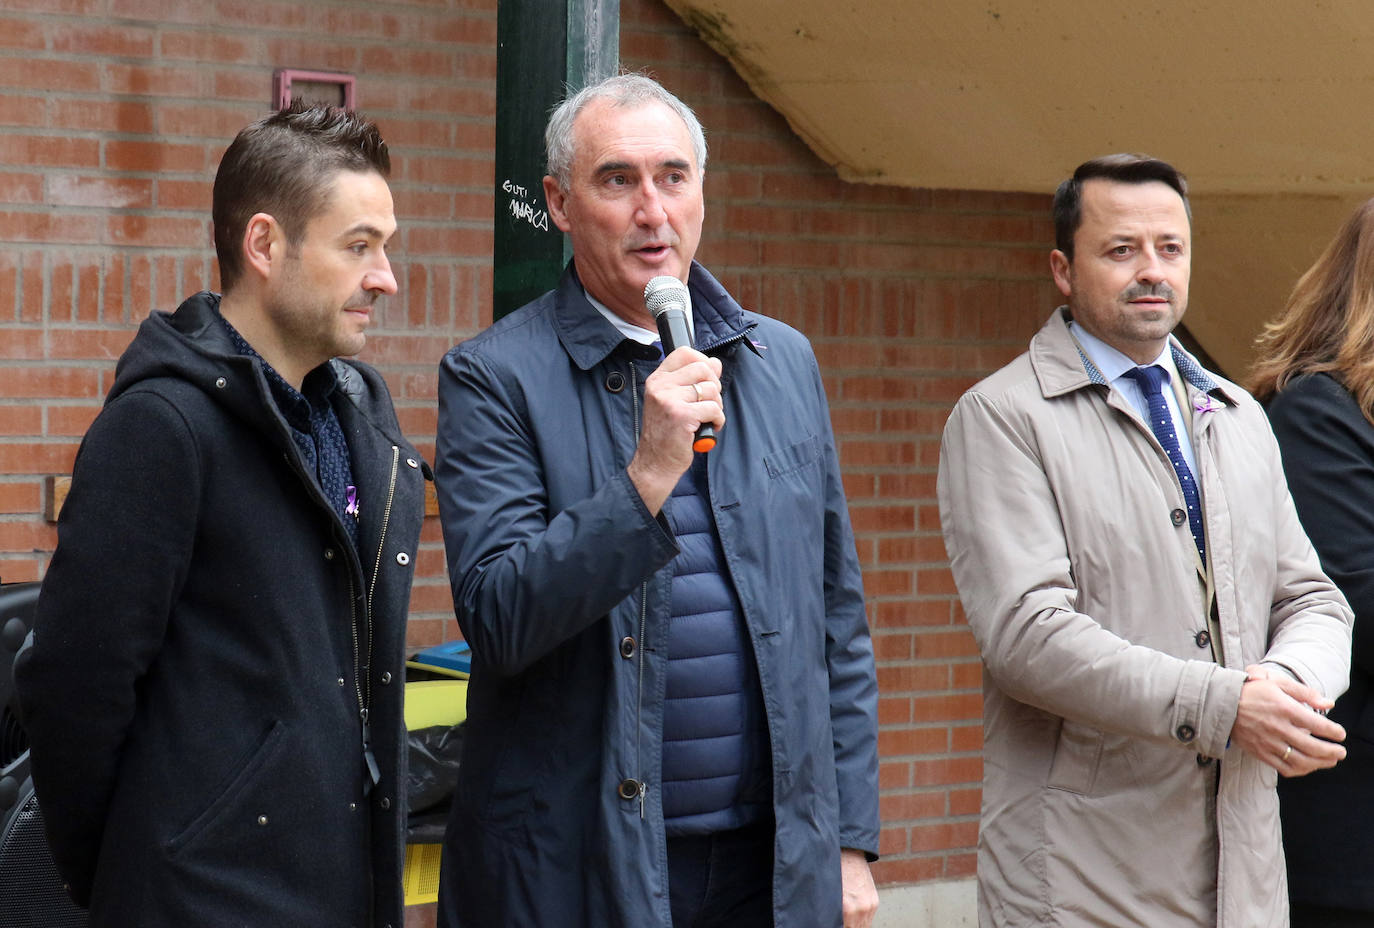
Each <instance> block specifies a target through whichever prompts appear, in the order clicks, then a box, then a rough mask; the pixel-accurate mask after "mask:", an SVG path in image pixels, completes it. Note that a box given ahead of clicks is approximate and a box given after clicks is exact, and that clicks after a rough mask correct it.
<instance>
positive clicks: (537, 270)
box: [492, 0, 620, 319]
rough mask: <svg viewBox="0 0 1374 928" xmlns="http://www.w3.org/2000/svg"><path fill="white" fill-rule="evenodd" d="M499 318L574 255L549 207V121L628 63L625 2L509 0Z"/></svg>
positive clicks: (499, 81)
mask: <svg viewBox="0 0 1374 928" xmlns="http://www.w3.org/2000/svg"><path fill="white" fill-rule="evenodd" d="M496 43H497V51H496V216H495V219H496V234H495V245H494V254H493V256H492V259H493V268H494V274H493V298H494V307H493V311H494V316H495V318H497V319H499V318H501V317H502V316H504V315H505V314H506V313H508V312H511V311H512V310H514V309H518V308H519V307H521V306H523V305H524V304H525V303H528V302H529V301H530V300H532V299H534V298H535V297H537V296H539V295H540V294H541V293H543V292H545V291H546V290H551V289H553V287H554V286H556V285H557V283H558V277H559V275H560V274H561V273H562V271H563V265H564V264H566V263H567V259H568V257H569V256H570V252H569V249H568V248H567V246H566V245H565V244H564V241H563V234H562V233H561V232H559V231H558V228H557V226H555V225H554V224H553V221H552V220H551V219H550V218H549V214H548V206H547V204H546V203H545V202H544V188H543V178H544V124H545V123H546V122H547V120H548V116H549V111H550V110H552V109H553V107H554V106H555V105H556V104H557V103H558V101H559V100H561V99H563V96H564V95H565V93H566V92H567V91H569V90H577V89H579V88H581V87H584V86H586V85H587V84H589V83H591V82H593V81H596V80H600V79H601V78H603V77H608V76H610V75H611V74H614V73H615V72H616V69H617V68H618V67H619V48H620V2H619V0H500V3H499V5H498V6H497V14H496Z"/></svg>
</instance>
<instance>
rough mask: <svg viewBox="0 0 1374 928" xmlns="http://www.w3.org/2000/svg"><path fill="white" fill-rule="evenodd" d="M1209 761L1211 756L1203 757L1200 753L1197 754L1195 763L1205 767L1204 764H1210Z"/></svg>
mask: <svg viewBox="0 0 1374 928" xmlns="http://www.w3.org/2000/svg"><path fill="white" fill-rule="evenodd" d="M1211 762H1212V758H1210V757H1205V756H1203V755H1202V754H1199V755H1198V756H1197V765H1198V766H1199V767H1206V766H1207V765H1208V764H1210V763H1211Z"/></svg>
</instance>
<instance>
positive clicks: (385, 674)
mask: <svg viewBox="0 0 1374 928" xmlns="http://www.w3.org/2000/svg"><path fill="white" fill-rule="evenodd" d="M390 682H391V671H390V670H383V671H382V685H383V686H385V685H386V684H388V683H390Z"/></svg>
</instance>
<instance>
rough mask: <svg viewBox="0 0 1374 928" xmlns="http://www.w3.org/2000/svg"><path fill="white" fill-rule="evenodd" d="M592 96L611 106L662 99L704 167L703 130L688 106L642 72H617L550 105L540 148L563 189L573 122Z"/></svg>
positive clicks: (569, 162) (700, 167)
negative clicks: (679, 123) (550, 110)
mask: <svg viewBox="0 0 1374 928" xmlns="http://www.w3.org/2000/svg"><path fill="white" fill-rule="evenodd" d="M593 100H607V101H609V102H610V104H611V105H612V106H621V107H634V106H643V105H644V104H646V103H655V102H657V103H662V104H663V105H664V106H666V107H668V108H669V109H670V110H672V111H673V112H674V113H677V115H678V117H679V118H681V119H682V122H683V123H684V124H685V125H686V126H687V133H688V135H690V136H691V137H692V151H693V153H694V154H695V155H696V159H697V170H698V171H700V172H702V173H705V171H706V133H704V132H703V131H702V129H701V122H700V121H699V120H698V119H697V117H696V114H695V113H693V112H692V108H691V107H689V106H688V105H687V104H686V103H683V102H682V101H681V100H679V99H678V98H677V97H675V96H673V95H672V94H671V93H669V92H668V91H667V90H666V89H665V88H664V87H663V85H662V84H660V83H659V82H658V81H656V80H654V79H653V78H651V77H646V76H644V75H643V74H617V75H615V76H614V77H608V78H606V79H605V80H601V81H598V82H597V83H595V84H590V85H588V86H586V87H583V88H582V89H581V90H579V91H577V93H575V94H573V95H572V96H570V97H568V98H567V99H566V100H564V101H563V102H562V103H560V104H558V106H557V107H555V108H554V111H553V113H552V114H551V115H550V116H549V125H548V128H546V129H545V130H544V151H545V154H546V156H547V159H548V173H549V174H550V175H552V176H553V178H554V179H555V180H557V181H558V186H559V187H562V188H564V189H565V190H566V189H567V186H568V179H569V174H570V172H571V171H572V162H573V142H574V139H573V123H574V122H575V121H576V120H577V115H578V113H581V112H582V109H583V108H584V107H585V106H586V105H587V104H588V103H591V102H592V101H593Z"/></svg>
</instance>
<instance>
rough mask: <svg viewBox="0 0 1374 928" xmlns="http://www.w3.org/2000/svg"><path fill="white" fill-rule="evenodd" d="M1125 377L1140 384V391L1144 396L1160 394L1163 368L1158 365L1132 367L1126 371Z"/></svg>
mask: <svg viewBox="0 0 1374 928" xmlns="http://www.w3.org/2000/svg"><path fill="white" fill-rule="evenodd" d="M1126 376H1127V377H1129V378H1131V379H1132V380H1134V381H1135V382H1136V383H1138V384H1140V389H1141V390H1142V391H1143V392H1144V393H1145V395H1146V396H1152V395H1154V394H1156V393H1161V392H1163V391H1161V390H1160V387H1161V386H1162V385H1163V383H1164V376H1165V374H1164V368H1162V367H1160V366H1159V365H1158V364H1148V365H1146V366H1145V367H1133V368H1131V369H1130V370H1128V371H1126Z"/></svg>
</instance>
